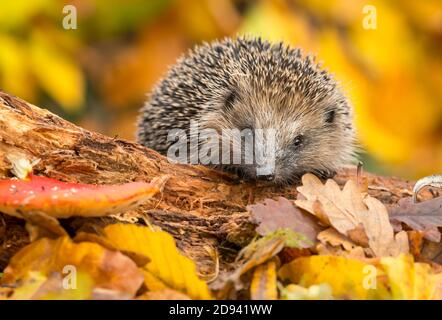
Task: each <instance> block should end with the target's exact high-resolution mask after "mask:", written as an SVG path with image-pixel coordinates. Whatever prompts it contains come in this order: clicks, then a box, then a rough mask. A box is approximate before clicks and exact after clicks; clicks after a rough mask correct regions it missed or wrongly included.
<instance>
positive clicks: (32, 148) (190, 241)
mask: <svg viewBox="0 0 442 320" xmlns="http://www.w3.org/2000/svg"><path fill="white" fill-rule="evenodd" d="M9 153H21V154H23V156H25V157H28V158H30V159H33V158H39V159H41V161H40V162H39V163H38V164H37V165H36V166H35V168H34V169H35V170H34V173H35V174H37V175H45V176H48V177H51V178H55V179H59V180H63V181H71V182H81V183H97V184H115V183H123V182H129V181H135V180H144V181H150V180H151V179H152V178H154V177H157V176H160V175H164V174H169V175H170V176H171V178H170V180H169V181H168V182H167V184H166V186H165V188H164V191H163V193H162V194H161V195H158V196H157V197H156V198H154V199H152V201H150V202H148V203H146V204H145V205H143V206H141V207H140V208H138V209H137V210H134V211H131V212H126V213H123V214H122V216H121V218H120V219H127V220H129V221H142V220H143V219H145V218H147V219H148V220H150V222H151V223H154V224H156V225H158V226H160V227H161V228H163V229H164V230H166V231H168V232H170V233H171V234H172V235H173V236H174V237H175V239H176V241H177V244H178V246H179V248H180V249H181V250H182V251H183V252H184V253H185V254H186V255H188V256H190V257H191V258H193V259H194V260H195V261H196V262H197V265H198V267H199V270H200V272H202V273H205V274H211V273H213V271H214V265H215V261H214V258H213V255H212V254H211V253H210V250H208V248H215V249H216V250H217V251H218V252H219V259H220V267H221V268H227V267H228V262H229V261H230V260H231V259H232V258H233V256H234V253H235V250H236V249H238V248H239V247H240V246H242V245H244V244H245V243H247V242H248V241H249V240H250V239H251V237H253V235H254V227H255V225H254V222H253V221H252V219H251V218H250V215H249V213H248V212H247V209H246V206H247V205H248V204H252V203H255V202H258V201H260V200H263V199H265V198H276V197H278V196H283V197H286V198H288V199H295V197H296V194H297V192H296V186H289V187H284V188H282V187H275V186H272V185H271V184H269V183H265V182H246V181H241V180H239V179H238V178H237V177H235V176H233V175H231V174H227V173H223V172H218V171H215V170H212V169H210V168H206V167H203V166H192V165H183V164H172V163H170V162H169V161H168V160H167V159H166V158H165V157H163V156H162V155H160V154H158V153H157V152H155V151H153V150H150V149H148V148H145V147H143V146H141V145H139V144H136V143H133V142H129V141H125V140H120V139H117V138H110V137H106V136H104V135H102V134H99V133H95V132H90V131H88V130H85V129H83V128H80V127H78V126H76V125H74V124H72V123H70V122H68V121H66V120H64V119H62V118H60V117H58V116H56V115H54V114H52V113H51V112H49V111H47V110H45V109H41V108H38V107H36V106H34V105H32V104H29V103H27V102H25V101H23V100H21V99H19V98H16V97H14V96H12V95H9V94H6V93H3V92H0V177H1V178H4V177H9V176H11V174H10V168H11V164H10V163H9V162H8V160H7V159H6V155H7V154H9ZM355 174H356V168H348V169H344V170H343V171H342V172H340V173H339V174H338V175H337V176H336V177H335V180H336V181H338V183H340V184H342V183H344V182H345V181H346V180H348V179H354V178H355ZM360 179H362V180H364V181H365V183H368V185H369V193H370V194H371V195H373V196H375V197H377V198H378V199H380V200H381V201H383V202H384V203H394V202H396V201H397V200H398V199H399V198H401V197H403V196H404V195H407V196H409V195H410V194H411V190H412V185H411V184H410V183H408V182H406V181H402V180H399V179H394V178H383V177H379V176H375V175H371V174H364V175H363V178H361V177H360ZM108 220H109V219H103V218H98V219H97V218H96V219H77V220H76V221H75V223H73V222H72V221H70V223H71V226H75V228H77V229H79V228H86V226H87V225H88V224H87V223H86V221H87V222H88V223H89V225H90V224H91V223H92V224H99V223H100V222H104V223H108ZM2 221H3V225H4V226H5V227H4V229H5V230H9V231H10V230H11V228H12V227H9V226H14V228H17V221H15V220H14V219H11V218H9V217H7V218H5V216H3V217H2V216H0V243H1V244H2V248H0V270H1V268H2V267H4V266H5V264H6V263H7V260H8V259H9V257H10V256H11V254H13V253H14V252H15V251H16V250H17V249H18V248H19V247H20V246H21V245H24V244H25V243H26V241H23V242H22V244H21V245H18V244H17V243H18V240H17V233H14V234H13V235H11V232H6V231H5V232H3V233H2V223H1V222H2ZM5 221H6V222H5ZM8 227H9V229H8ZM22 231H23V236H26V232H25V231H24V229H23V230H22ZM2 237H3V239H2ZM11 239H12V240H11ZM11 241H12V242H11ZM11 243H12V244H13V245H11ZM11 248H12V249H11Z"/></svg>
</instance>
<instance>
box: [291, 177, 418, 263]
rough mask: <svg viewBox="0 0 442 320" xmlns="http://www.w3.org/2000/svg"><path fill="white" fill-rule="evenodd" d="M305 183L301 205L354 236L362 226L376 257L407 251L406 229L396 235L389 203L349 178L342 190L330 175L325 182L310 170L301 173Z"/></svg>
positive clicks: (345, 233)
mask: <svg viewBox="0 0 442 320" xmlns="http://www.w3.org/2000/svg"><path fill="white" fill-rule="evenodd" d="M302 183H303V185H302V186H300V187H298V188H297V190H298V191H299V192H300V194H302V195H303V196H304V197H305V198H306V199H298V200H296V201H295V204H296V205H297V206H298V207H300V208H302V209H304V210H306V211H308V212H310V213H312V214H314V215H315V216H317V217H318V218H320V219H321V220H322V221H323V222H326V223H327V222H328V224H329V225H331V226H332V227H334V228H335V229H336V230H338V231H339V232H340V233H342V234H343V235H345V236H348V237H350V239H352V240H355V239H353V238H352V232H353V231H355V230H358V228H361V226H362V227H363V229H364V231H365V235H366V236H367V238H368V245H369V247H370V249H371V250H372V251H373V254H374V255H375V256H377V257H383V256H396V255H398V254H400V253H404V252H408V250H409V249H408V238H407V234H406V232H400V233H398V234H397V235H396V237H395V235H394V232H393V227H392V226H391V224H390V221H389V217H388V212H387V209H386V207H385V206H384V205H383V204H382V202H380V201H379V200H377V199H375V198H373V197H370V196H368V195H365V196H363V195H362V194H361V193H360V191H359V188H358V187H357V185H356V183H355V182H354V181H352V180H349V181H347V183H346V184H345V186H344V188H343V190H342V191H341V189H340V188H339V186H338V184H337V183H336V182H335V181H334V180H331V179H329V180H327V182H326V183H325V184H322V182H321V180H319V179H318V178H317V177H316V176H314V175H313V174H310V173H308V174H305V175H304V176H303V177H302ZM299 198H300V197H299Z"/></svg>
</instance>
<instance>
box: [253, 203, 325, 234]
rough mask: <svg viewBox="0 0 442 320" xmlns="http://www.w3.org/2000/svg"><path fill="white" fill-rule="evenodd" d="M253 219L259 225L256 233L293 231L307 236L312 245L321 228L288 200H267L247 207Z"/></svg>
mask: <svg viewBox="0 0 442 320" xmlns="http://www.w3.org/2000/svg"><path fill="white" fill-rule="evenodd" d="M247 209H248V210H249V211H250V212H251V214H252V217H253V218H254V219H255V220H256V221H257V222H258V223H259V226H258V228H256V231H257V232H258V234H260V235H262V236H264V235H266V234H268V233H270V232H273V231H276V230H278V229H285V228H287V229H291V230H293V231H295V232H297V233H300V234H302V235H304V236H306V237H307V238H308V239H309V240H310V241H311V242H312V243H315V242H316V236H317V235H318V232H320V231H321V228H320V227H319V225H318V222H317V220H316V219H314V218H313V217H312V216H310V215H307V214H305V213H303V212H301V210H299V209H298V208H296V207H295V206H293V204H292V203H291V202H290V201H289V200H287V199H286V198H283V197H279V198H278V201H275V200H272V199H265V200H264V202H263V203H259V204H254V205H249V206H247Z"/></svg>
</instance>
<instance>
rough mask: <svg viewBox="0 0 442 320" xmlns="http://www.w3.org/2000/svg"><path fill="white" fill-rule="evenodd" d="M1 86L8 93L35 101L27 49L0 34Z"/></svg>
mask: <svg viewBox="0 0 442 320" xmlns="http://www.w3.org/2000/svg"><path fill="white" fill-rule="evenodd" d="M0 48H2V49H1V50H0V86H1V88H2V89H3V90H5V91H6V92H9V93H12V94H14V95H17V96H20V97H21V98H23V99H25V100H31V101H34V100H35V83H34V81H33V79H32V77H31V76H30V75H31V74H30V73H29V70H28V56H27V52H26V49H27V48H26V47H25V46H24V45H23V44H22V43H20V42H19V41H17V40H16V39H14V38H13V37H9V36H7V35H4V34H0Z"/></svg>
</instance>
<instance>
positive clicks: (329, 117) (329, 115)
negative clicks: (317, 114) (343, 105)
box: [325, 110, 336, 123]
mask: <svg viewBox="0 0 442 320" xmlns="http://www.w3.org/2000/svg"><path fill="white" fill-rule="evenodd" d="M335 116H336V112H335V110H329V111H327V112H326V114H325V122H326V123H333V121H335Z"/></svg>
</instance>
